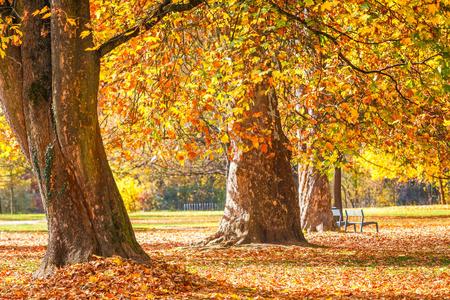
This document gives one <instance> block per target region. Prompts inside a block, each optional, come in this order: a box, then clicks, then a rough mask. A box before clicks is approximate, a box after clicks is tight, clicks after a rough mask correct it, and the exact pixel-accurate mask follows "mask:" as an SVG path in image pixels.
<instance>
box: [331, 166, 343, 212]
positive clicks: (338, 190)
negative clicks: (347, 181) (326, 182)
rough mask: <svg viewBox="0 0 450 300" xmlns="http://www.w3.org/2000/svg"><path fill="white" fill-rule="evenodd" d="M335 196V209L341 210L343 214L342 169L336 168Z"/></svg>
mask: <svg viewBox="0 0 450 300" xmlns="http://www.w3.org/2000/svg"><path fill="white" fill-rule="evenodd" d="M333 194H334V207H337V208H339V210H340V211H341V214H342V169H341V168H339V167H336V168H334V182H333Z"/></svg>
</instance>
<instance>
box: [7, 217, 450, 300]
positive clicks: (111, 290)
mask: <svg viewBox="0 0 450 300" xmlns="http://www.w3.org/2000/svg"><path fill="white" fill-rule="evenodd" d="M424 214H425V213H424ZM425 215H426V214H425ZM179 217H182V214H180V216H179ZM368 219H373V220H377V221H378V222H379V224H380V233H375V231H374V229H373V228H368V229H367V232H364V233H343V232H327V233H315V234H307V239H308V241H309V243H310V244H309V245H303V246H277V245H269V246H268V245H251V246H242V247H232V248H199V247H193V246H191V243H192V242H195V241H200V240H202V239H204V238H205V237H207V236H208V235H210V234H212V233H213V232H214V230H215V227H214V226H210V225H209V223H211V220H209V219H208V218H206V220H205V222H204V223H205V225H206V226H203V227H196V226H193V227H189V226H185V227H177V228H154V229H150V230H146V231H138V232H137V238H138V240H139V242H140V243H141V245H143V247H144V249H145V250H146V251H147V252H148V253H149V255H150V257H151V258H152V262H151V264H150V265H149V266H143V265H137V264H134V263H132V262H129V261H126V260H122V259H120V258H117V257H115V258H109V259H103V258H94V259H93V260H92V261H91V262H89V263H84V264H79V265H74V266H70V267H67V268H64V269H61V270H59V271H58V273H57V274H56V275H55V276H54V277H52V278H50V279H47V280H32V279H31V273H32V271H33V270H35V269H36V268H37V266H38V264H39V261H40V259H41V258H42V257H43V255H44V252H45V245H46V238H47V236H46V233H45V232H12V231H8V232H0V299H24V298H32V299H162V298H163V299H302V298H311V299H317V298H325V299H328V298H332V299H347V298H360V299H374V298H375V299H380V298H387V299H450V216H448V215H447V216H445V215H441V216H433V215H428V216H420V215H417V214H414V215H413V216H392V215H391V216H377V217H370V218H368ZM183 222H187V221H184V220H183ZM193 222H194V223H199V222H197V220H195V218H194V221H193ZM365 230H366V229H365Z"/></svg>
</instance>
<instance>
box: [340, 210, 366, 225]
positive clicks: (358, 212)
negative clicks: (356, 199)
mask: <svg viewBox="0 0 450 300" xmlns="http://www.w3.org/2000/svg"><path fill="white" fill-rule="evenodd" d="M348 217H361V222H364V212H363V210H362V209H352V210H345V219H346V220H347V221H348Z"/></svg>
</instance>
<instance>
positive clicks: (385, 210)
mask: <svg viewBox="0 0 450 300" xmlns="http://www.w3.org/2000/svg"><path fill="white" fill-rule="evenodd" d="M364 213H365V215H367V216H368V217H372V216H373V217H405V218H408V217H409V218H417V217H450V205H431V206H396V207H369V208H364ZM222 214H223V212H222V211H151V212H133V213H131V214H130V217H131V221H132V223H133V227H134V228H135V229H136V230H150V229H158V228H159V229H164V228H198V227H216V226H217V225H218V223H219V221H220V218H221V216H222ZM44 219H45V216H44V215H43V214H18V215H7V214H4V215H0V231H46V230H47V225H46V223H45V222H39V223H37V224H5V223H7V222H8V221H33V220H44Z"/></svg>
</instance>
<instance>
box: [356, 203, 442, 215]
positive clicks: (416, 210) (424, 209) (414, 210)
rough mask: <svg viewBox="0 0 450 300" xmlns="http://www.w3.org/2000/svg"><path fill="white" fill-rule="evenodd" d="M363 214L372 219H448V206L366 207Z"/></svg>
mask: <svg viewBox="0 0 450 300" xmlns="http://www.w3.org/2000/svg"><path fill="white" fill-rule="evenodd" d="M364 214H365V215H367V216H373V217H449V216H450V205H422V206H419V205H415V206H391V207H367V208H364Z"/></svg>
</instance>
